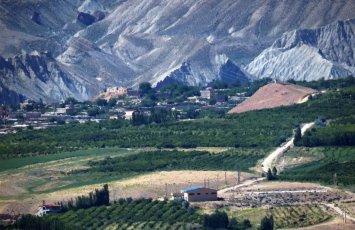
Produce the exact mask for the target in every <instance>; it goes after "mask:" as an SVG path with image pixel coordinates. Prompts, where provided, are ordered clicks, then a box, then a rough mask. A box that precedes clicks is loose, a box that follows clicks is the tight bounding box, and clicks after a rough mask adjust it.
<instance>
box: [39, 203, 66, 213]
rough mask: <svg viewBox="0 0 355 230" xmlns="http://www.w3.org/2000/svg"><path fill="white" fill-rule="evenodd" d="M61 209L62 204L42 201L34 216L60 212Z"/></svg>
mask: <svg viewBox="0 0 355 230" xmlns="http://www.w3.org/2000/svg"><path fill="white" fill-rule="evenodd" d="M61 211H62V206H61V205H60V204H52V203H48V204H46V203H45V202H44V201H43V204H42V205H41V206H39V207H38V209H37V212H36V216H44V215H46V214H48V213H60V212H61Z"/></svg>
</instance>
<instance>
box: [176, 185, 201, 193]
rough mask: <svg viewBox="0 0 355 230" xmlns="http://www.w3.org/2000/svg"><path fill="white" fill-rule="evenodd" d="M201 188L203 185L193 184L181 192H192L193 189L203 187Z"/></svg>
mask: <svg viewBox="0 0 355 230" xmlns="http://www.w3.org/2000/svg"><path fill="white" fill-rule="evenodd" d="M201 188H203V186H192V187H189V188H185V189H182V190H181V192H191V191H194V190H197V189H201Z"/></svg>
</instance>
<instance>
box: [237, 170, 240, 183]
mask: <svg viewBox="0 0 355 230" xmlns="http://www.w3.org/2000/svg"><path fill="white" fill-rule="evenodd" d="M237 184H240V171H239V170H238V171H237Z"/></svg>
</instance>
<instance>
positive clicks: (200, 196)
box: [181, 186, 218, 202]
mask: <svg viewBox="0 0 355 230" xmlns="http://www.w3.org/2000/svg"><path fill="white" fill-rule="evenodd" d="M181 193H183V194H184V200H186V201H189V202H194V201H214V200H217V199H218V198H217V190H215V189H211V188H205V187H203V186H192V187H190V188H186V189H183V190H181Z"/></svg>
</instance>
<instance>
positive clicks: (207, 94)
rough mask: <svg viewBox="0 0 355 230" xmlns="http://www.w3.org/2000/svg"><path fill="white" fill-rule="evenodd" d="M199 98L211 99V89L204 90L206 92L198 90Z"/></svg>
mask: <svg viewBox="0 0 355 230" xmlns="http://www.w3.org/2000/svg"><path fill="white" fill-rule="evenodd" d="M200 94H201V98H203V99H208V100H209V99H211V98H212V97H213V89H212V88H211V87H208V88H206V90H200Z"/></svg>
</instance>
